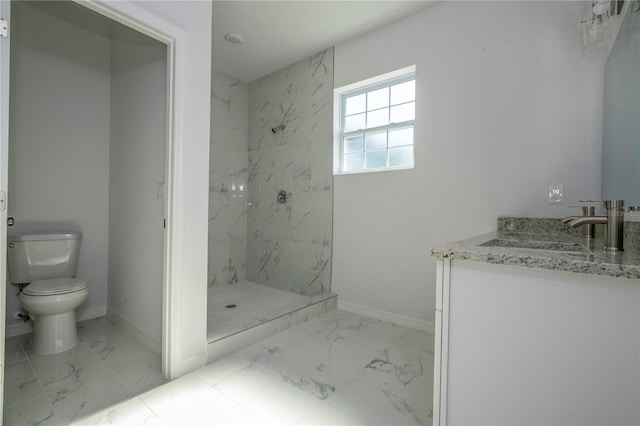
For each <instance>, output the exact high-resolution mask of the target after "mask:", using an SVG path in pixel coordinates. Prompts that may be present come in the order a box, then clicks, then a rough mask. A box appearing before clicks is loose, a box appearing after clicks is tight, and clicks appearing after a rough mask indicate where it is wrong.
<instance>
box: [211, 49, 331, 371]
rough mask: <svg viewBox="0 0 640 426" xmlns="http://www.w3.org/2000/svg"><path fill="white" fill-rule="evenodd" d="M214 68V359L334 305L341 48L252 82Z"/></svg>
mask: <svg viewBox="0 0 640 426" xmlns="http://www.w3.org/2000/svg"><path fill="white" fill-rule="evenodd" d="M213 68H214V70H213V72H212V95H211V145H210V171H209V255H208V259H209V268H208V312H207V337H208V342H209V351H208V352H209V361H212V360H215V359H217V358H220V357H222V356H224V355H226V354H228V353H230V352H232V351H235V350H237V349H239V348H241V347H244V346H246V345H249V344H251V343H252V342H254V341H255V340H256V339H258V340H259V339H262V338H265V337H268V336H269V335H272V334H275V333H277V332H279V331H282V330H284V329H287V328H289V327H290V326H293V325H296V324H297V323H299V322H302V321H305V320H306V319H308V318H309V317H312V316H315V315H319V314H321V313H323V312H326V311H327V310H331V309H334V308H335V306H336V296H335V295H333V294H332V293H331V282H330V281H331V254H332V253H331V250H332V244H331V243H332V216H333V168H332V161H333V145H332V138H333V133H332V132H333V127H332V119H333V112H332V105H333V49H328V50H325V51H322V52H319V53H318V54H316V55H313V56H311V57H309V58H307V59H305V60H302V61H300V62H297V63H295V64H293V65H290V66H288V67H286V68H283V69H281V70H279V71H276V72H274V73H272V74H270V75H267V76H265V77H262V78H260V79H258V80H256V81H253V82H250V83H245V82H242V81H239V80H237V79H235V78H233V77H231V76H228V75H226V74H223V73H221V72H218V71H216V70H215V54H214V56H213ZM283 194H284V195H283ZM229 306H233V307H229Z"/></svg>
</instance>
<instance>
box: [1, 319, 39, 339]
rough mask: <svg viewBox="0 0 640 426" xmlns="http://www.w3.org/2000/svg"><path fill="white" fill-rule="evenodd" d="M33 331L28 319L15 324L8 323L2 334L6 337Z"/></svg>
mask: <svg viewBox="0 0 640 426" xmlns="http://www.w3.org/2000/svg"><path fill="white" fill-rule="evenodd" d="M32 331H33V326H32V325H31V322H30V321H24V322H20V323H17V324H11V325H8V326H7V327H6V328H5V330H4V334H5V336H6V337H13V336H19V335H21V334H27V333H31V332H32Z"/></svg>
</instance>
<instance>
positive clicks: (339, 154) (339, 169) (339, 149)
mask: <svg viewBox="0 0 640 426" xmlns="http://www.w3.org/2000/svg"><path fill="white" fill-rule="evenodd" d="M415 76H416V67H415V65H412V66H409V67H405V68H402V69H399V70H396V71H392V72H390V73H386V74H382V75H379V76H376V77H373V78H369V79H366V80H363V81H359V82H357V83H353V84H349V85H346V86H343V87H340V88H337V89H335V90H334V109H333V110H334V117H333V123H334V137H333V141H334V142H333V174H334V175H347V174H358V173H371V172H388V171H393V170H407V169H413V168H415V118H414V120H409V121H404V122H401V123H389V124H387V125H384V126H378V127H371V128H365V129H358V130H354V131H350V132H344V133H343V132H342V129H343V128H344V120H345V116H344V111H345V103H346V98H348V97H352V96H357V95H359V94H362V93H366V92H370V91H374V90H377V89H381V88H383V87H388V86H393V85H395V84H399V83H403V82H406V81H411V80H415ZM414 102H415V98H414ZM406 127H412V128H413V129H414V140H413V143H412V145H411V147H412V149H413V164H412V165H410V166H396V167H389V166H387V167H380V168H375V169H362V170H350V171H344V170H343V167H344V165H343V159H344V155H343V153H344V152H343V151H344V143H343V140H344V137H345V136H350V135H358V134H363V133H364V132H365V131H366V132H374V131H376V130H383V129H386V130H394V129H400V128H406ZM387 150H388V147H387Z"/></svg>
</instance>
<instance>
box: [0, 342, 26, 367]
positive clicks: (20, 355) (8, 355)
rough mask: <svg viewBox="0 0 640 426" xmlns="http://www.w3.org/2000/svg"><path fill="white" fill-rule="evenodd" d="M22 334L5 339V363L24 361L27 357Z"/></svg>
mask: <svg viewBox="0 0 640 426" xmlns="http://www.w3.org/2000/svg"><path fill="white" fill-rule="evenodd" d="M20 340H21V338H20V336H13V337H7V338H6V340H5V341H4V363H5V365H9V364H13V363H14V362H18V361H23V360H25V359H26V358H27V355H25V353H24V350H23V349H22V344H21V343H20Z"/></svg>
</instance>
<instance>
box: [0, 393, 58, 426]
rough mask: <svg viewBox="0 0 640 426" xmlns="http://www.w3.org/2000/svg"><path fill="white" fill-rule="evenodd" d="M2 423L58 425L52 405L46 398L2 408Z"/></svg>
mask: <svg viewBox="0 0 640 426" xmlns="http://www.w3.org/2000/svg"><path fill="white" fill-rule="evenodd" d="M3 424H5V425H7V426H22V425H25V426H26V425H34V426H35V425H42V426H47V425H60V424H61V423H60V420H58V418H57V417H56V414H55V413H54V411H53V407H52V406H51V403H50V402H49V400H48V399H47V398H38V399H34V400H33V401H29V402H27V403H24V404H20V405H16V406H14V407H11V408H6V407H5V409H4V413H3Z"/></svg>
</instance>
